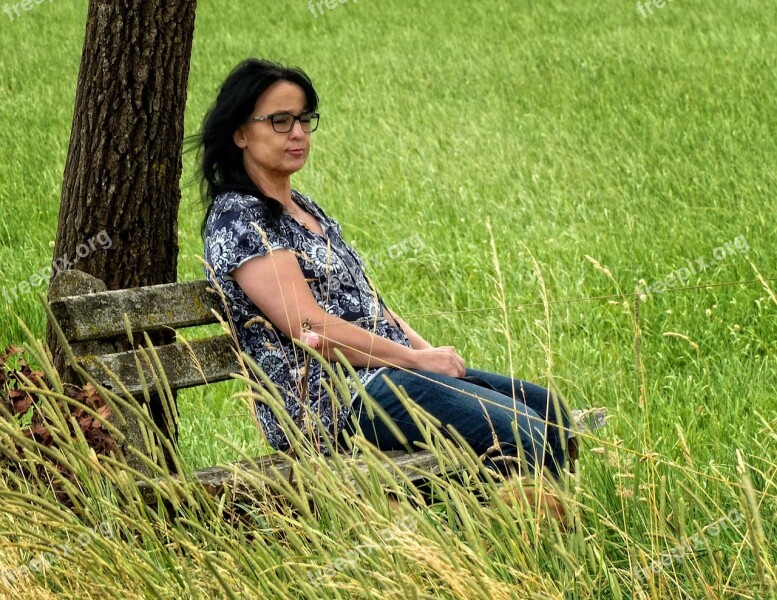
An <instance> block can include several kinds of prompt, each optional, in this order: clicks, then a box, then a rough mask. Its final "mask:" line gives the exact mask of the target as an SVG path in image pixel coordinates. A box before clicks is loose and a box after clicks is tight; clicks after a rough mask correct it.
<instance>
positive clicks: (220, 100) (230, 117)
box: [193, 58, 318, 236]
mask: <svg viewBox="0 0 777 600" xmlns="http://www.w3.org/2000/svg"><path fill="white" fill-rule="evenodd" d="M278 81H289V82H291V83H295V84H297V85H298V86H300V87H301V88H302V90H303V92H304V93H305V101H306V106H305V110H309V111H315V110H316V109H317V108H318V94H316V90H315V89H314V88H313V83H312V82H311V81H310V78H309V77H308V76H307V75H306V74H305V72H304V71H302V69H299V68H296V67H284V66H282V65H280V64H277V63H273V62H270V61H268V60H263V59H257V58H249V59H247V60H244V61H243V62H241V63H240V64H239V65H237V67H235V68H234V69H233V70H232V72H231V73H230V74H229V76H228V77H227V78H226V80H225V81H224V83H223V84H222V86H221V90H219V94H218V96H217V97H216V101H215V102H214V103H213V106H211V108H210V110H208V113H207V114H206V115H205V119H204V121H203V123H202V130H201V131H200V133H199V134H198V135H196V136H194V138H193V141H194V143H195V144H196V145H197V146H198V162H199V165H200V166H199V171H200V173H199V175H200V188H201V192H202V199H203V202H204V203H205V205H206V207H207V210H206V211H205V218H204V219H203V222H202V228H201V234H202V235H203V236H204V235H205V223H206V222H207V220H208V215H209V214H210V211H211V209H212V208H213V201H214V200H215V199H216V197H217V196H218V195H219V194H222V193H224V192H241V193H245V194H250V195H252V196H256V197H257V198H259V199H261V200H264V201H266V202H268V203H269V205H270V209H271V213H270V214H271V215H272V216H273V217H275V218H278V217H280V214H281V211H282V209H283V207H282V206H281V204H280V202H277V201H275V200H273V199H272V198H269V197H267V196H266V195H265V194H264V193H263V192H262V190H260V189H259V188H258V187H257V186H256V184H255V183H254V182H253V181H252V180H251V178H250V177H249V176H248V173H246V170H245V166H244V165H243V152H242V151H241V150H240V148H238V147H237V145H236V144H235V142H234V139H233V138H232V135H233V134H234V132H235V130H236V129H237V128H238V127H240V126H241V125H242V124H243V123H245V122H246V119H248V117H249V116H250V115H251V113H252V112H253V110H254V106H255V105H256V101H257V100H258V99H259V97H260V96H261V95H262V94H263V93H264V92H265V91H266V90H267V89H268V88H269V87H270V86H271V85H273V84H274V83H276V82H278Z"/></svg>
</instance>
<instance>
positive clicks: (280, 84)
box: [233, 81, 310, 179]
mask: <svg viewBox="0 0 777 600" xmlns="http://www.w3.org/2000/svg"><path fill="white" fill-rule="evenodd" d="M305 104H306V98H305V92H304V91H303V90H302V88H301V87H299V86H298V85H297V84H295V83H291V82H289V81H277V82H276V83H274V84H273V85H271V86H270V87H269V88H267V90H266V91H265V92H264V93H263V94H262V95H261V96H259V99H258V100H257V101H256V105H255V106H254V111H253V112H252V113H251V115H250V117H249V121H248V122H247V123H246V124H244V125H241V126H240V127H239V128H238V129H237V131H235V134H234V136H233V139H234V140H235V144H237V146H238V147H239V148H241V149H242V150H243V162H244V164H245V166H246V169H247V171H248V173H249V175H251V174H258V175H259V177H262V178H264V177H268V178H272V179H277V178H283V177H288V176H289V175H291V174H292V173H295V172H297V171H299V170H300V169H301V168H302V167H303V166H304V164H305V161H306V160H307V158H308V152H309V151H310V133H306V132H304V131H303V130H302V124H301V123H300V122H299V121H294V126H293V127H292V128H291V131H289V132H287V133H278V132H277V131H275V129H273V125H272V122H271V119H266V120H264V121H251V120H250V119H251V118H253V117H259V116H264V115H273V114H277V113H290V114H292V115H294V116H296V117H298V116H300V115H301V114H302V113H304V112H305V110H306V107H305ZM276 128H277V129H282V127H279V126H276Z"/></svg>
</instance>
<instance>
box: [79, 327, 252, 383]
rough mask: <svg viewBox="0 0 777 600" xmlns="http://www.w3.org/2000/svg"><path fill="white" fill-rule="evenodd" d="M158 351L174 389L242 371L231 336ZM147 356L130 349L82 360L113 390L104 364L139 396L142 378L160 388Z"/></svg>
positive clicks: (202, 340)
mask: <svg viewBox="0 0 777 600" xmlns="http://www.w3.org/2000/svg"><path fill="white" fill-rule="evenodd" d="M155 352H156V354H157V356H158V358H159V362H160V364H161V365H162V370H163V371H164V374H165V377H166V379H167V382H168V385H169V386H170V389H171V390H179V389H182V388H188V387H194V386H198V385H205V384H208V383H216V382H219V381H225V380H227V379H229V378H230V375H231V374H232V373H238V372H240V363H239V362H238V361H237V357H236V355H235V347H234V344H233V343H232V339H231V338H230V337H229V336H228V335H221V336H218V337H212V338H201V339H198V340H191V341H187V342H185V343H184V342H179V343H176V344H167V345H165V346H159V347H157V348H155ZM147 356H148V360H145V359H144V357H143V355H142V354H141V353H140V352H138V351H128V352H120V353H116V354H105V355H101V356H82V357H81V358H80V359H79V362H80V363H81V366H83V367H84V369H85V370H86V371H87V372H88V373H89V374H90V375H91V376H92V377H94V378H95V379H96V380H97V381H99V382H100V383H101V384H102V385H104V386H105V387H107V388H110V389H114V388H116V385H115V384H114V382H113V379H112V378H111V377H109V376H108V375H107V374H106V372H105V369H104V368H103V365H104V366H105V367H106V368H107V369H108V370H109V371H110V372H111V373H113V374H114V375H116V377H117V378H118V379H119V381H121V382H122V383H123V384H124V386H125V388H126V389H127V391H128V392H129V393H130V394H132V395H133V396H136V397H140V396H141V395H142V393H143V381H145V383H146V386H147V389H148V390H149V391H152V392H158V391H160V390H157V389H156V386H155V385H154V383H153V381H154V378H153V375H152V373H154V372H157V369H156V367H155V366H154V364H153V357H151V355H150V354H147ZM137 358H140V365H141V366H142V368H143V379H141V377H140V373H139V372H138V367H137V363H136V359H137ZM149 361H152V362H149Z"/></svg>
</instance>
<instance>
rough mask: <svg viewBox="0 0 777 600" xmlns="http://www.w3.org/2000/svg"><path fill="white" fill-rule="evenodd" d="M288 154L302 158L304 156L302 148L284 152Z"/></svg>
mask: <svg viewBox="0 0 777 600" xmlns="http://www.w3.org/2000/svg"><path fill="white" fill-rule="evenodd" d="M286 152H288V153H289V154H291V155H292V156H303V155H304V154H305V151H304V150H303V149H302V148H296V149H294V150H286Z"/></svg>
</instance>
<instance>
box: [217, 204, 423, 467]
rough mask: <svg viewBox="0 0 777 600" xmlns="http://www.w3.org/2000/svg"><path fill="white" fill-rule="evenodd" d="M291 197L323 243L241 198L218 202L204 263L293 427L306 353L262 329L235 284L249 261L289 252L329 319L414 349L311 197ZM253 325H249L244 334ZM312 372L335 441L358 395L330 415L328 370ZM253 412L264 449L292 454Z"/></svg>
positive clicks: (315, 404)
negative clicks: (312, 219)
mask: <svg viewBox="0 0 777 600" xmlns="http://www.w3.org/2000/svg"><path fill="white" fill-rule="evenodd" d="M292 198H293V199H294V201H295V202H296V203H297V204H299V205H300V206H301V207H302V208H303V209H305V210H306V211H307V212H308V213H310V214H311V215H313V216H314V217H315V218H316V219H317V220H318V222H319V223H320V224H321V227H322V230H323V232H324V236H323V237H322V236H320V235H318V234H317V233H315V232H312V231H310V230H308V229H306V228H305V227H304V226H303V225H302V224H301V223H300V222H299V221H297V220H296V219H294V218H293V217H292V216H291V215H289V214H288V213H285V212H284V213H283V214H282V215H281V217H280V220H279V221H277V220H274V219H273V218H272V217H271V216H270V210H269V206H268V205H267V202H271V201H272V200H270V201H267V200H261V199H257V198H255V197H253V196H248V195H245V194H240V193H236V192H230V193H224V194H221V195H220V196H218V197H217V198H216V200H215V201H214V203H213V207H212V209H211V211H210V214H209V215H208V219H207V221H206V225H205V260H206V261H207V262H208V264H209V265H210V266H211V267H212V269H213V273H211V272H210V271H209V269H207V268H206V269H205V276H206V277H207V278H208V280H209V281H210V283H211V285H212V286H214V287H216V286H220V287H221V289H222V290H223V293H224V296H225V297H226V299H227V301H228V303H229V309H230V313H231V317H232V320H233V322H234V325H235V329H236V333H237V338H238V342H239V344H240V347H241V348H242V349H243V351H245V352H246V353H247V354H248V355H249V356H251V358H253V359H254V360H255V361H256V363H257V364H258V365H259V366H260V367H261V368H262V370H263V371H264V372H265V373H266V374H267V375H268V377H269V378H270V379H271V380H272V381H273V382H274V383H275V385H276V386H277V387H278V390H279V391H280V392H281V394H282V397H283V399H284V403H285V407H286V411H287V412H288V413H289V415H290V416H291V418H292V419H293V420H295V421H296V420H297V415H298V413H299V410H300V397H301V395H302V390H303V386H302V371H303V369H302V367H303V366H304V364H305V362H304V361H305V354H304V352H303V351H302V350H301V349H300V348H298V347H296V346H294V344H293V343H292V341H291V340H290V339H289V338H288V337H286V336H285V335H284V334H283V332H281V330H280V329H278V328H277V327H274V326H266V325H265V323H264V322H263V321H265V322H266V317H265V315H263V314H262V312H261V311H260V310H259V309H258V308H257V307H256V306H255V305H254V304H253V302H251V300H250V299H249V298H248V296H246V294H245V293H244V292H243V290H242V289H241V288H240V286H239V285H238V284H237V282H236V281H235V280H234V279H233V278H232V277H231V275H230V274H231V273H232V271H234V270H235V269H236V268H237V267H239V266H240V265H242V264H243V263H244V262H246V261H247V260H250V259H251V258H254V257H257V256H264V255H266V254H268V253H269V252H272V251H273V250H280V249H287V250H291V251H293V252H294V254H295V256H296V258H297V262H298V263H299V266H300V269H301V270H302V273H303V275H304V277H305V279H306V280H307V281H308V282H309V284H310V291H311V292H312V294H313V296H314V298H315V299H316V302H317V303H318V305H319V306H321V308H323V309H324V310H325V311H326V312H327V313H329V314H332V315H336V316H338V317H340V318H342V319H344V320H346V321H351V322H353V323H354V324H355V325H358V326H359V327H362V328H363V329H367V330H369V331H371V332H373V333H375V334H376V335H379V336H381V337H384V338H388V339H390V340H392V341H394V342H397V343H399V344H403V345H405V346H410V342H409V340H408V338H407V336H406V335H405V332H404V331H403V330H402V329H401V328H400V327H399V326H398V325H397V324H395V323H390V322H389V321H388V320H387V319H386V318H385V317H384V316H383V311H382V307H384V306H385V304H384V303H383V300H382V299H381V297H380V296H379V295H378V294H377V292H376V291H375V290H374V288H373V286H372V284H371V283H370V281H369V279H368V278H367V275H366V274H365V272H364V264H363V262H362V261H361V259H360V258H359V256H358V255H357V254H356V252H355V251H354V250H353V249H352V248H351V247H350V246H349V245H348V244H346V243H345V241H344V240H343V237H342V229H341V228H340V225H339V224H338V223H337V222H336V221H334V220H332V219H330V218H329V217H328V216H327V215H326V214H325V213H324V211H323V210H321V208H320V207H319V206H318V205H317V204H316V203H315V202H313V200H311V199H310V198H308V197H307V196H305V195H303V194H301V193H299V192H297V191H296V190H292ZM214 274H215V280H214ZM256 317H261V319H256ZM249 322H251V324H249V325H248V327H246V324H248V323H249ZM381 370H382V368H359V369H356V373H357V374H358V376H359V379H360V381H361V382H362V384H363V385H365V386H366V385H367V383H368V382H369V381H370V380H371V379H372V378H373V377H375V375H377V374H378V373H379V372H380V371H381ZM309 371H310V373H309V379H308V398H309V401H310V408H311V410H312V411H313V412H314V413H316V414H318V415H319V417H320V418H321V422H322V423H323V424H324V426H325V427H326V429H327V432H328V433H329V435H331V436H332V440H333V441H334V439H336V437H337V436H338V435H339V434H340V432H341V430H342V428H343V425H344V424H345V421H346V419H347V417H348V415H349V413H350V402H353V400H354V398H355V397H356V392H353V394H352V395H351V398H350V399H349V403H348V404H347V405H343V406H341V407H340V408H339V409H335V410H333V407H332V401H331V399H330V397H329V394H328V393H327V391H326V388H325V387H324V386H323V385H321V382H322V380H324V381H326V379H327V374H326V371H325V370H323V369H322V368H321V365H320V364H319V363H318V362H317V361H316V360H311V361H310V366H309ZM352 389H353V387H352ZM337 404H338V405H339V404H340V402H338V403H337ZM256 412H257V417H258V419H259V421H260V423H261V424H262V427H263V429H264V434H265V436H266V438H267V442H268V443H269V444H270V445H271V446H272V447H273V448H275V449H277V450H286V449H288V448H289V441H288V438H287V437H286V434H285V433H284V431H283V427H282V426H281V424H280V423H279V421H278V419H277V418H276V417H275V415H274V414H273V412H272V410H271V409H270V407H269V406H267V405H266V404H264V403H262V402H259V401H257V403H256ZM318 447H319V451H321V452H323V453H327V447H326V444H325V443H324V442H323V441H320V442H319V445H318Z"/></svg>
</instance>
